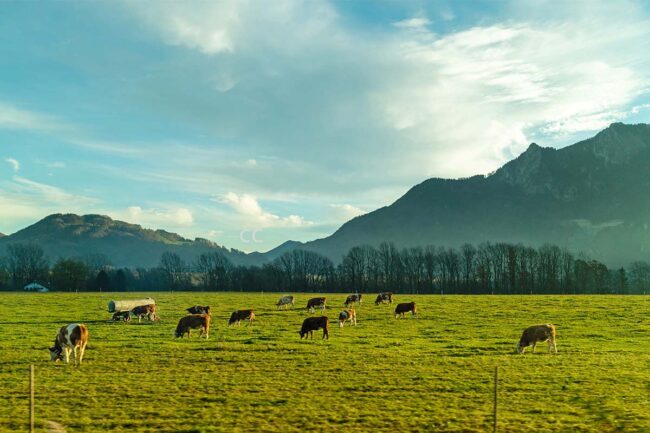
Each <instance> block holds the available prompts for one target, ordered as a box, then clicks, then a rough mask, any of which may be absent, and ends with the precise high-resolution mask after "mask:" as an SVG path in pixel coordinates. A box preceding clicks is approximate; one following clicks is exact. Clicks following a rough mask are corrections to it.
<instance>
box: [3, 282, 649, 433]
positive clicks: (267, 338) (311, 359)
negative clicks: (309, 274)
mask: <svg viewBox="0 0 650 433" xmlns="http://www.w3.org/2000/svg"><path fill="white" fill-rule="evenodd" d="M148 295H151V296H152V297H153V298H154V299H156V301H157V303H158V308H159V314H160V316H161V320H160V321H159V322H156V323H149V322H145V321H143V322H142V324H138V323H137V320H136V321H135V322H131V323H121V322H119V323H114V322H108V321H107V320H108V319H109V318H110V314H108V313H107V312H106V304H107V302H108V301H109V300H111V299H120V298H127V299H128V298H134V299H137V298H139V297H143V296H142V294H133V293H131V294H105V293H104V294H60V293H51V294H22V293H20V294H0V431H26V429H27V420H28V393H27V392H28V383H29V378H28V366H29V364H30V363H33V364H34V365H35V368H36V382H37V388H36V419H37V427H39V426H40V427H41V431H44V430H42V426H43V425H44V423H45V422H46V421H54V422H57V423H59V424H61V425H63V426H64V427H65V428H66V429H67V431H68V432H101V431H131V432H162V431H169V432H171V431H174V432H229V433H235V432H251V431H269V432H312V431H313V432H317V431H334V430H341V431H345V432H346V433H349V432H368V431H391V432H395V431H409V432H431V431H439V432H486V431H491V423H492V416H491V412H492V393H493V369H494V366H496V365H498V366H499V367H500V378H501V381H500V385H499V390H500V396H499V406H500V412H499V431H500V432H520V431H526V430H527V431H535V432H594V433H596V432H598V433H602V432H648V431H650V374H649V372H650V316H649V315H648V311H650V310H649V308H648V307H650V298H646V297H640V296H639V297H637V296H626V297H622V296H620V297H619V296H496V297H495V296H442V297H441V296H424V295H420V296H411V295H398V296H397V300H398V302H400V301H401V302H406V301H410V300H414V301H416V302H417V304H418V312H419V316H418V317H416V318H412V317H410V316H409V317H407V318H405V319H399V320H398V319H394V318H393V317H392V315H391V312H392V309H393V308H392V307H389V306H386V305H384V306H378V307H377V306H375V305H373V304H372V303H371V302H370V301H371V300H370V299H366V300H365V301H366V303H364V304H363V305H362V306H361V307H360V308H358V309H357V311H358V316H359V324H358V326H357V327H348V326H346V327H345V328H344V329H339V328H338V326H337V324H336V320H335V319H336V317H337V316H338V312H339V310H340V308H341V307H342V305H341V304H342V303H343V300H344V299H345V295H343V294H340V295H327V297H328V303H329V304H330V306H331V307H332V308H331V309H328V310H327V312H326V315H328V316H329V317H330V319H331V320H332V321H333V322H334V323H333V326H332V327H331V332H330V340H329V341H327V340H325V341H323V340H321V339H320V336H321V335H322V333H315V335H314V340H313V341H305V340H302V341H301V340H300V337H299V335H298V332H297V331H298V330H299V329H300V324H301V323H302V321H303V319H304V318H305V317H308V316H309V313H308V312H306V311H305V310H304V308H297V309H296V310H294V311H291V310H290V311H276V310H275V307H274V303H275V301H276V300H277V298H278V297H279V294H240V293H174V294H170V293H147V294H146V295H145V296H148ZM367 296H368V298H370V296H369V295H367ZM296 297H297V299H298V303H297V307H304V305H305V304H306V300H307V298H308V297H310V296H309V295H306V294H297V295H296ZM195 304H209V305H211V306H212V309H213V321H212V328H211V333H210V339H209V340H207V341H206V340H204V339H201V340H199V339H197V338H196V334H195V336H194V337H193V338H192V339H191V340H187V339H183V340H179V339H174V338H173V331H174V328H175V325H176V323H177V321H178V319H179V318H180V317H182V316H183V314H184V309H185V308H187V307H189V306H191V305H195ZM238 308H255V310H256V314H257V321H256V322H255V324H254V325H253V326H252V327H247V326H244V325H243V324H242V326H241V327H239V328H237V327H234V328H227V326H226V323H227V319H228V317H229V315H230V313H231V312H232V311H233V310H234V309H238ZM316 314H319V313H316ZM74 322H81V323H85V324H86V325H87V326H88V328H89V332H90V342H89V345H88V349H87V351H86V357H85V362H84V364H83V365H82V366H81V367H76V368H75V367H72V366H65V365H62V364H61V363H57V364H52V363H50V362H49V354H48V351H47V348H48V347H49V346H50V345H51V343H52V341H53V339H54V336H55V334H56V332H57V330H58V328H59V327H60V326H62V325H64V324H68V323H74ZM547 322H550V323H555V324H557V326H558V350H559V354H557V355H547V354H546V345H545V344H542V345H540V346H538V353H536V354H532V353H527V354H526V355H523V356H522V355H516V354H515V353H514V349H515V344H516V342H517V340H518V338H519V336H520V333H521V331H522V329H523V328H524V327H525V326H528V325H532V324H537V323H547ZM37 431H38V429H37Z"/></svg>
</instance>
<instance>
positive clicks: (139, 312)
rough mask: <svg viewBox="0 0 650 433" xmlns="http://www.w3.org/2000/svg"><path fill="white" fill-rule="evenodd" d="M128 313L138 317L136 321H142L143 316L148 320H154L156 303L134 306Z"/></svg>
mask: <svg viewBox="0 0 650 433" xmlns="http://www.w3.org/2000/svg"><path fill="white" fill-rule="evenodd" d="M130 315H131V316H136V317H137V318H138V323H139V322H141V321H142V318H143V317H146V318H147V319H149V320H150V321H154V320H156V305H155V304H149V305H140V306H138V307H134V308H132V309H131V312H130Z"/></svg>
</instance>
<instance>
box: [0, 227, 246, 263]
mask: <svg viewBox="0 0 650 433" xmlns="http://www.w3.org/2000/svg"><path fill="white" fill-rule="evenodd" d="M16 242H32V243H36V244H38V245H40V246H41V247H42V248H43V249H44V250H45V253H46V254H47V255H48V257H50V259H52V260H56V259H58V258H59V257H66V258H67V257H83V256H85V255H91V254H104V255H105V256H107V257H108V258H109V259H110V260H111V262H112V263H113V265H115V266H129V267H136V266H142V267H151V266H156V265H157V264H158V262H159V260H160V256H161V255H162V253H163V252H165V251H172V252H175V253H177V254H179V255H180V256H181V257H182V258H183V259H184V260H185V261H187V262H191V261H193V260H195V259H196V257H198V256H199V255H200V254H201V253H204V252H209V251H221V252H222V253H224V254H225V255H226V256H227V257H228V258H229V259H230V260H231V261H233V263H236V264H245V265H249V264H255V263H256V262H255V260H256V259H255V258H254V257H249V256H248V255H247V254H245V253H243V252H241V251H237V250H230V249H227V248H224V247H221V246H219V245H217V244H215V243H214V242H211V241H209V240H207V239H201V238H196V239H194V240H189V239H185V238H183V237H182V236H180V235H178V234H176V233H170V232H167V231H164V230H150V229H145V228H142V227H141V226H139V225H137V224H129V223H126V222H123V221H116V220H113V219H111V218H109V217H107V216H103V215H83V216H79V215H74V214H65V215H64V214H54V215H50V216H48V217H46V218H44V219H42V220H41V221H39V222H37V223H36V224H33V225H31V226H29V227H27V228H25V229H23V230H20V231H18V232H16V233H14V234H12V235H9V236H4V237H2V238H0V251H3V250H4V247H5V246H6V245H8V244H10V243H16Z"/></svg>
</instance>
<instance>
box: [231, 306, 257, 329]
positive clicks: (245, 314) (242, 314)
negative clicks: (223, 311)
mask: <svg viewBox="0 0 650 433" xmlns="http://www.w3.org/2000/svg"><path fill="white" fill-rule="evenodd" d="M253 319H255V312H254V311H253V310H237V311H233V312H232V314H231V315H230V320H228V326H231V325H234V324H235V323H236V324H237V326H240V325H241V321H242V320H248V324H249V325H252V324H253Z"/></svg>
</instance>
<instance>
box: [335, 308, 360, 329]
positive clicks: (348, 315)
mask: <svg viewBox="0 0 650 433" xmlns="http://www.w3.org/2000/svg"><path fill="white" fill-rule="evenodd" d="M347 321H349V322H350V326H352V325H354V326H357V312H356V311H354V308H349V309H347V310H343V311H341V312H340V313H339V327H341V328H343V325H345V322H347Z"/></svg>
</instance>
